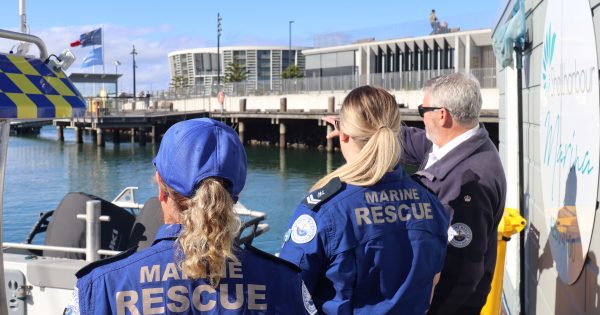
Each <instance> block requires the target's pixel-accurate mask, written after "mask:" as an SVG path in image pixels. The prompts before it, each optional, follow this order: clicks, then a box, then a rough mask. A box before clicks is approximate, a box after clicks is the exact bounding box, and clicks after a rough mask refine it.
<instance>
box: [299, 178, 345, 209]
mask: <svg viewBox="0 0 600 315" xmlns="http://www.w3.org/2000/svg"><path fill="white" fill-rule="evenodd" d="M341 188H342V182H341V181H340V178H339V177H335V178H333V179H332V180H330V181H329V183H327V185H325V186H323V187H321V188H319V189H317V190H315V191H313V192H311V193H310V194H308V196H306V198H304V200H303V201H302V203H303V204H304V205H305V206H306V207H307V208H309V209H311V210H313V211H317V209H318V207H319V205H320V204H322V203H323V202H324V201H326V200H327V199H329V198H330V197H331V196H333V195H335V194H336V193H337V192H338V191H339V190H340V189H341Z"/></svg>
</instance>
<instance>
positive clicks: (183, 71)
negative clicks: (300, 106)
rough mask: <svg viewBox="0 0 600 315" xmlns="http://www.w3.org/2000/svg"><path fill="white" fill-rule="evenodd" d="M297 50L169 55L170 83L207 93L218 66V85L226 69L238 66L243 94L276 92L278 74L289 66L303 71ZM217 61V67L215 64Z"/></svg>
mask: <svg viewBox="0 0 600 315" xmlns="http://www.w3.org/2000/svg"><path fill="white" fill-rule="evenodd" d="M302 49H303V48H301V47H292V49H291V50H290V49H289V47H287V46H243V47H242V46H239V47H220V53H219V54H217V47H211V48H193V49H186V50H178V51H174V52H171V53H169V55H168V58H169V71H170V75H171V82H174V81H175V80H181V83H180V84H181V85H182V86H185V87H194V88H196V89H200V90H201V91H203V92H205V93H210V91H211V89H212V87H213V86H214V85H216V84H217V75H218V69H219V67H220V72H221V73H220V75H221V83H222V84H223V83H224V79H225V74H226V69H227V67H228V66H229V65H231V64H238V65H240V66H241V68H242V69H243V70H244V71H245V74H246V80H245V82H244V83H245V89H244V91H247V92H253V91H257V90H258V91H264V90H279V89H280V86H281V80H282V77H281V75H282V72H283V71H284V70H285V69H286V68H287V67H288V66H289V65H297V66H298V67H299V68H300V70H302V71H303V70H304V55H303V54H302ZM218 58H220V59H221V61H220V65H219V64H218V63H217V60H218Z"/></svg>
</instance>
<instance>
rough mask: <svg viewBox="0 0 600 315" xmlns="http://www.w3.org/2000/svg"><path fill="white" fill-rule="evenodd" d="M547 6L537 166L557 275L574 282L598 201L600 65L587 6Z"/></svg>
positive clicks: (553, 0)
mask: <svg viewBox="0 0 600 315" xmlns="http://www.w3.org/2000/svg"><path fill="white" fill-rule="evenodd" d="M547 3H548V7H547V11H546V22H545V27H544V41H543V57H542V65H541V81H540V118H539V119H540V121H539V123H540V159H541V160H540V161H539V163H540V167H541V169H540V172H541V176H542V181H541V182H542V193H543V202H544V203H543V204H544V212H545V218H546V226H547V228H548V230H549V231H548V234H549V237H548V242H550V248H551V250H552V256H553V259H554V261H555V263H556V269H557V271H558V274H559V277H560V278H561V280H562V281H563V282H565V283H567V284H572V283H574V282H575V281H576V280H577V278H578V277H579V274H580V273H581V270H582V268H583V264H584V262H585V257H586V256H587V252H588V249H589V246H590V239H591V236H592V229H593V226H594V216H595V209H596V200H597V196H598V167H599V165H598V163H599V160H600V156H599V155H600V150H599V146H600V145H599V143H600V140H599V137H598V135H600V111H599V93H598V61H597V52H596V39H595V36H594V25H593V22H592V11H591V8H590V4H589V1H586V0H573V1H561V0H547Z"/></svg>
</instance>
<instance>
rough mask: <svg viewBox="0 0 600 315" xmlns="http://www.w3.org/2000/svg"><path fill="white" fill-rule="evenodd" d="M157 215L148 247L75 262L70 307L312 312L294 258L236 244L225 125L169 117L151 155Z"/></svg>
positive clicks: (234, 173) (231, 139) (233, 169)
mask: <svg viewBox="0 0 600 315" xmlns="http://www.w3.org/2000/svg"><path fill="white" fill-rule="evenodd" d="M154 165H155V167H156V181H157V182H158V186H159V188H158V192H159V200H160V203H161V207H162V210H163V217H164V222H165V225H163V226H162V227H161V228H160V229H159V231H158V233H157V235H156V237H155V240H154V243H153V245H152V246H151V247H149V248H148V249H146V250H143V251H141V252H138V253H134V252H135V251H129V252H126V253H124V254H121V255H120V256H116V257H113V258H111V259H107V260H103V261H99V262H95V263H92V264H91V265H89V266H87V267H85V268H84V269H82V270H81V271H79V272H78V274H77V277H78V278H79V279H78V281H77V287H76V289H75V292H74V303H73V304H72V306H71V307H70V311H71V312H72V313H73V314H77V313H81V314H164V313H166V314H171V313H177V314H199V313H202V314H242V313H243V314H306V313H309V314H314V313H316V310H315V307H314V305H313V304H312V300H311V298H310V295H309V294H308V291H307V290H306V287H304V284H303V282H302V280H301V278H300V276H299V274H298V272H299V270H298V269H294V268H296V267H295V266H293V265H290V264H289V263H287V262H284V261H282V260H280V259H279V258H276V257H274V256H272V255H269V254H266V253H263V252H261V251H259V250H257V249H254V248H252V247H251V246H245V247H244V248H241V247H238V246H236V245H234V240H235V238H236V236H237V234H238V232H239V229H240V220H239V218H238V216H237V215H236V213H235V212H234V210H233V204H234V203H235V202H236V201H237V199H238V196H239V194H240V192H241V191H242V188H243V187H244V183H245V180H246V153H245V151H244V147H243V146H242V144H241V142H240V141H239V139H238V135H237V134H236V133H235V131H234V130H233V129H231V128H230V127H229V126H227V125H224V124H222V123H220V122H217V121H214V120H212V119H208V118H202V119H192V120H187V121H183V122H180V123H177V124H175V125H173V126H172V127H171V128H169V130H168V131H167V132H166V133H165V135H164V137H163V139H162V142H161V146H160V149H159V152H158V154H157V155H156V157H155V158H154Z"/></svg>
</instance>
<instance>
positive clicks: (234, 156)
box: [152, 118, 246, 201]
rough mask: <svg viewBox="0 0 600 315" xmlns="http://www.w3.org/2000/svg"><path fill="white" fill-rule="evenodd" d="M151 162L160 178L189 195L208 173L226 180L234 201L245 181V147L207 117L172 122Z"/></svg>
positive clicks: (192, 193)
mask: <svg viewBox="0 0 600 315" xmlns="http://www.w3.org/2000/svg"><path fill="white" fill-rule="evenodd" d="M152 162H153V163H154V166H155V167H156V170H157V171H158V174H160V177H161V178H162V180H163V182H164V183H165V184H167V185H168V186H169V187H171V188H173V189H174V190H175V191H176V192H178V193H180V194H181V195H182V196H185V197H188V198H190V197H192V196H193V195H194V192H195V189H196V186H197V185H198V183H200V182H201V181H202V180H203V179H205V178H207V177H220V178H224V179H226V180H227V181H229V185H228V187H227V190H228V191H229V193H231V197H232V198H233V200H234V201H237V199H238V196H239V194H240V192H241V191H242V188H244V184H245V183H246V151H245V150H244V146H243V145H242V143H241V142H240V140H239V138H238V134H237V133H236V132H235V131H234V130H233V129H232V128H231V127H229V126H227V125H225V124H223V123H221V122H218V121H216V120H213V119H210V118H198V119H190V120H185V121H182V122H178V123H176V124H175V125H173V126H171V128H169V130H167V132H166V133H165V135H164V136H163V139H162V141H161V143H160V148H159V150H158V154H156V157H154V160H153V161H152Z"/></svg>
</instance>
